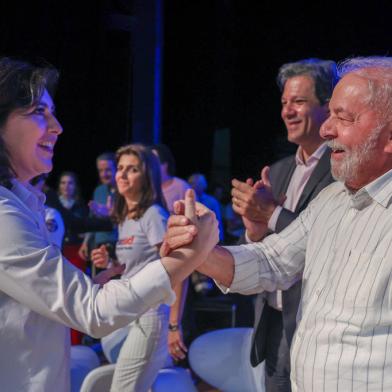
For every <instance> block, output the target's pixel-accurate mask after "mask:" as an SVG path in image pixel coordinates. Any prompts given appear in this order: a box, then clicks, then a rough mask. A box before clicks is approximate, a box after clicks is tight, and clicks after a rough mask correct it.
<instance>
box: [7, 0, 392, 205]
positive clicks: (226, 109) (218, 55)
mask: <svg viewBox="0 0 392 392" xmlns="http://www.w3.org/2000/svg"><path fill="white" fill-rule="evenodd" d="M2 3H3V4H1V5H0V54H2V55H17V56H24V57H26V58H34V57H35V58H44V59H46V60H47V61H49V62H50V63H52V64H53V65H55V66H56V67H57V68H58V69H59V70H60V72H61V80H60V83H59V86H58V92H57V95H56V105H57V114H58V117H59V119H60V121H61V123H62V125H63V127H64V134H63V135H62V136H61V138H60V140H59V142H58V145H57V147H56V158H55V169H54V171H53V174H52V176H51V180H50V181H51V183H52V184H54V183H55V180H56V177H57V176H58V174H59V173H60V172H61V171H62V170H74V171H75V172H77V173H78V174H79V176H80V178H81V182H82V185H83V192H84V195H85V197H86V198H89V195H90V194H91V191H92V189H93V187H94V186H95V185H96V181H97V176H96V170H95V157H96V156H97V155H98V154H99V153H101V152H103V151H106V150H115V149H116V148H117V147H118V146H119V145H121V144H123V143H126V142H130V141H137V140H134V139H133V134H132V121H131V119H132V115H133V112H132V109H133V107H134V102H133V100H134V99H137V97H133V98H132V94H131V91H132V85H133V81H134V80H135V78H137V76H138V75H135V72H134V71H133V64H134V56H135V53H134V52H133V37H132V28H131V29H128V30H127V29H126V28H123V27H121V26H120V25H117V26H115V27H113V25H111V24H110V23H109V22H108V16H110V15H113V14H116V15H117V14H119V15H121V16H123V17H125V18H129V20H131V21H132V23H137V18H136V17H135V15H136V13H135V4H134V2H132V1H126V0H110V1H109V0H107V1H92V0H87V1H80V2H75V1H64V0H58V1H49V0H48V1H34V2H26V3H24V2H18V3H17V4H14V3H12V4H6V3H7V2H2ZM141 3H143V2H141ZM390 11H391V6H389V5H387V3H385V4H384V3H382V2H372V3H371V4H367V5H366V7H365V6H360V5H359V3H356V4H355V3H345V4H343V5H342V4H338V3H337V2H333V3H332V2H330V3H328V2H314V1H313V2H309V3H307V2H295V3H291V4H287V3H283V2H271V1H270V2H267V1H261V0H260V1H245V0H236V1H235V0H231V1H230V0H226V1H225V0H215V1H214V0H202V1H180V0H166V1H163V21H164V35H163V37H164V38H163V43H164V62H163V69H162V72H163V86H162V87H163V95H162V135H161V139H162V141H163V142H164V143H166V144H168V145H169V146H170V147H171V148H172V150H173V152H174V154H175V156H176V159H177V167H178V170H177V171H178V174H179V175H180V176H183V177H186V176H188V175H189V174H191V173H192V172H194V171H201V172H204V173H206V174H207V175H208V174H209V173H210V171H211V164H212V162H211V154H212V140H213V137H212V136H213V133H214V130H215V129H220V128H228V129H230V135H231V153H230V162H231V173H230V175H231V176H238V177H240V178H245V177H246V176H248V175H251V176H254V177H255V176H257V175H258V173H259V170H260V168H261V167H262V166H263V165H264V164H266V163H268V162H271V161H273V160H274V159H276V158H277V157H278V156H280V155H282V154H285V153H287V152H289V151H292V149H291V150H290V147H288V146H287V144H286V143H284V142H283V140H284V137H285V132H284V127H283V125H282V122H281V120H280V113H279V112H280V93H279V91H278V88H277V86H276V83H275V77H276V73H277V70H278V68H279V66H280V65H281V64H283V63H286V62H289V61H295V60H298V59H301V58H305V57H320V58H328V59H333V60H341V59H343V58H346V57H349V56H358V55H389V54H390V47H391V22H390V17H391V12H390Z"/></svg>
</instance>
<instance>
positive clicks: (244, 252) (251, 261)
mask: <svg viewBox="0 0 392 392" xmlns="http://www.w3.org/2000/svg"><path fill="white" fill-rule="evenodd" d="M224 248H225V249H227V250H228V251H229V252H230V253H231V254H232V256H233V258H234V277H233V281H232V283H231V285H230V287H226V286H224V285H222V284H220V283H219V282H217V281H215V283H216V285H217V286H218V287H219V289H220V290H221V291H222V292H223V293H224V294H227V293H229V292H242V293H244V294H245V293H246V291H247V288H249V287H254V286H256V285H257V284H258V282H259V274H258V271H257V270H254V267H255V266H257V263H255V254H254V253H253V252H252V251H250V250H248V249H247V248H246V246H244V245H240V246H225V247H224Z"/></svg>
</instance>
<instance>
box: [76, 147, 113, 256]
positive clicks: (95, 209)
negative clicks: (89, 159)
mask: <svg viewBox="0 0 392 392" xmlns="http://www.w3.org/2000/svg"><path fill="white" fill-rule="evenodd" d="M96 164H97V171H98V176H99V181H100V185H98V186H97V187H96V188H95V190H94V194H93V200H91V201H90V202H89V203H88V205H89V207H90V215H92V216H95V217H97V218H107V217H109V216H110V214H111V209H112V207H113V201H114V194H115V191H116V181H115V175H116V156H115V154H114V153H112V152H105V153H103V154H100V155H99V156H98V157H97V160H96ZM116 240H117V229H116V228H113V229H112V230H110V231H97V232H90V233H88V234H86V236H85V238H84V240H83V243H82V245H81V247H80V249H79V256H80V257H81V258H82V259H84V260H88V258H89V254H90V251H91V249H94V248H97V247H99V246H100V245H105V246H106V248H107V249H108V251H109V253H110V254H111V255H112V256H113V255H114V253H113V252H114V247H115V244H116Z"/></svg>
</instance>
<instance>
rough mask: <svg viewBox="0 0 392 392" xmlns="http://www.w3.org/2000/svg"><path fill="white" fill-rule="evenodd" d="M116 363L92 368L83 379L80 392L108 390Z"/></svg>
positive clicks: (102, 391) (106, 391) (103, 391)
mask: <svg viewBox="0 0 392 392" xmlns="http://www.w3.org/2000/svg"><path fill="white" fill-rule="evenodd" d="M115 367H116V365H114V364H110V365H103V366H100V367H98V368H96V369H94V370H92V371H91V372H90V373H89V374H88V375H87V377H86V378H85V379H84V381H83V384H82V387H81V388H80V392H109V391H110V386H111V384H112V378H113V374H114V368H115Z"/></svg>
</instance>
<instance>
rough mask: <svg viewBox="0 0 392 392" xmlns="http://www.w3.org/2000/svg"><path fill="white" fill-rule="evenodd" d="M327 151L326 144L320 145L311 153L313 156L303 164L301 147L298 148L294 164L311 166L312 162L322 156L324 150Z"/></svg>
mask: <svg viewBox="0 0 392 392" xmlns="http://www.w3.org/2000/svg"><path fill="white" fill-rule="evenodd" d="M326 149H327V143H322V144H321V145H320V146H319V147H318V148H317V150H316V151H314V152H313V154H312V155H311V156H310V157H309V158H308V160H307V161H306V162H304V160H303V158H302V147H301V146H299V147H298V148H297V152H296V154H295V164H296V165H297V166H298V165H305V166H309V165H310V164H312V163H313V162H314V161H319V160H320V159H321V157H322V156H323V154H324V152H325V150H326Z"/></svg>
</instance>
